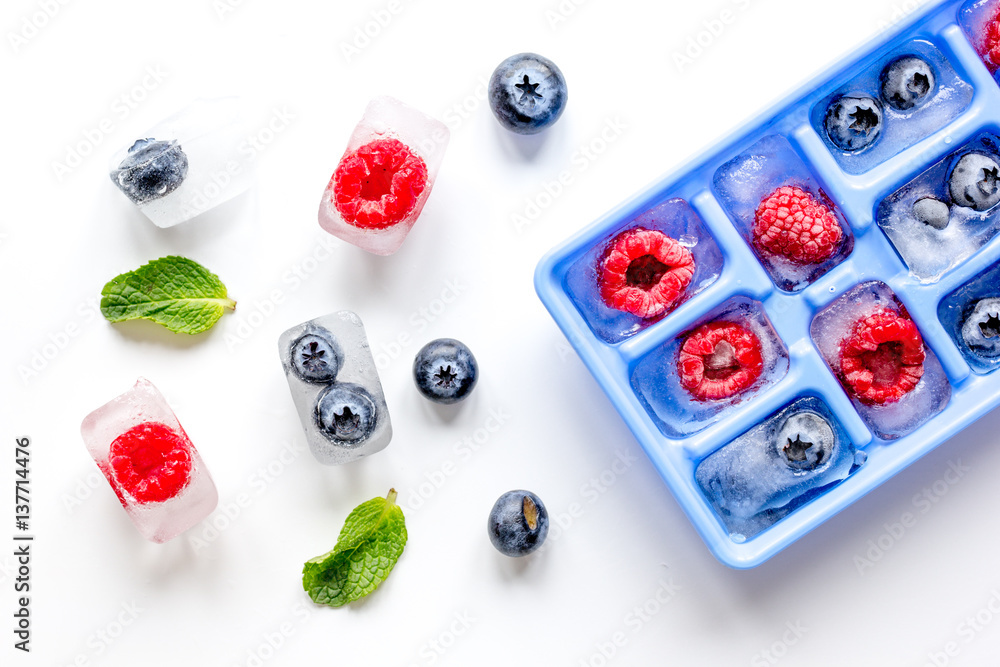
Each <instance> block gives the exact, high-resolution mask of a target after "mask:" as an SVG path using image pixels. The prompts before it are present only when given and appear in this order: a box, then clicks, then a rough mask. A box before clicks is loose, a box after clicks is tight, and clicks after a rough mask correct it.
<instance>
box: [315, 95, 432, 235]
mask: <svg viewBox="0 0 1000 667" xmlns="http://www.w3.org/2000/svg"><path fill="white" fill-rule="evenodd" d="M450 136H451V132H450V131H449V130H448V127H447V126H446V125H445V124H444V123H442V122H440V121H438V120H436V119H434V118H431V117H430V116H427V115H425V114H424V113H422V112H420V111H417V110H416V109H414V108H412V107H409V106H407V105H405V104H403V103H402V102H400V101H399V100H397V99H394V98H392V97H385V96H383V97H376V98H375V99H373V100H372V101H371V102H370V103H369V104H368V107H367V108H366V109H365V113H364V116H362V118H361V121H360V122H359V123H358V124H357V126H356V127H355V128H354V133H353V134H352V135H351V138H350V141H349V142H348V144H347V149H346V150H345V151H344V154H343V156H342V157H341V158H340V164H339V165H338V167H337V170H335V171H334V173H333V176H331V178H330V182H329V183H328V184H327V186H326V190H325V191H324V192H323V199H322V201H320V206H319V224H320V226H321V227H322V228H323V229H325V230H326V231H327V232H329V233H331V234H333V235H334V236H336V237H338V238H340V239H343V240H344V241H347V242H348V243H352V244H354V245H356V246H358V247H359V248H361V249H362V250H366V251H368V252H370V253H372V254H375V255H391V254H393V253H394V252H396V251H397V250H399V247H400V246H401V245H402V244H403V240H404V239H405V238H406V235H407V234H409V233H410V229H411V228H412V227H413V225H414V223H416V221H417V218H418V217H419V216H420V212H421V211H422V210H423V208H424V204H425V203H427V198H428V197H429V196H430V194H431V189H432V188H433V187H434V181H435V179H436V178H437V173H438V170H439V169H440V167H441V161H442V160H443V159H444V152H445V149H446V148H447V147H448V140H449V138H450ZM381 140H398V141H400V142H402V144H403V145H404V146H405V147H406V149H408V151H409V152H410V153H412V154H414V155H415V156H417V157H418V158H419V159H420V160H422V161H423V163H424V166H425V167H426V172H427V178H426V183H425V184H424V185H423V189H422V191H421V192H420V194H419V195H418V196H417V197H416V198H415V201H414V202H413V203H412V205H411V206H409V207H408V208H406V209H405V210H400V211H397V213H399V214H400V215H404V217H402V218H401V219H399V220H397V221H395V222H391V223H390V224H381V223H379V224H371V223H361V222H357V221H355V222H351V221H349V220H348V219H345V217H344V214H343V213H342V211H341V209H339V208H338V206H337V192H336V188H337V180H338V179H337V175H338V173H340V172H341V167H342V166H343V165H344V164H345V160H347V159H348V158H352V156H354V159H358V157H357V156H358V155H359V153H358V149H361V148H363V147H365V146H370V145H372V144H373V142H379V141H381ZM373 167H374V170H373ZM379 167H381V163H379V164H368V161H366V166H365V170H366V171H367V172H369V173H376V172H378V171H379ZM391 171H392V170H391V169H390V170H388V171H387V172H386V173H385V174H382V175H380V177H379V178H375V177H374V176H371V177H368V178H367V179H366V181H365V186H364V187H363V188H362V190H361V191H360V193H358V194H357V195H356V196H354V197H352V200H361V201H363V202H367V204H365V205H372V206H375V207H376V208H382V207H385V206H393V205H395V203H396V201H397V200H398V199H399V196H398V195H397V192H396V188H398V187H400V183H401V181H399V179H393V178H392V173H391ZM407 187H408V186H407ZM345 210H346V209H345ZM390 219H392V218H390Z"/></svg>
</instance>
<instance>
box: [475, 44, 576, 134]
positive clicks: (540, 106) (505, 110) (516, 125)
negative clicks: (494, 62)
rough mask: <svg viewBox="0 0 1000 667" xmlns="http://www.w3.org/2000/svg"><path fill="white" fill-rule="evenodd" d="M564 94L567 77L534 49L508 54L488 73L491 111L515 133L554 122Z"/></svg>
mask: <svg viewBox="0 0 1000 667" xmlns="http://www.w3.org/2000/svg"><path fill="white" fill-rule="evenodd" d="M567 95H568V93H567V91H566V79H565V78H563V75H562V72H560V71H559V68H558V67H556V64H555V63H554V62H552V61H551V60H549V59H548V58H543V57H542V56H540V55H537V54H535V53H519V54H517V55H516V56H511V57H510V58H507V60H505V61H503V62H502V63H500V65H499V66H498V67H497V68H496V69H495V70H494V71H493V76H492V77H490V86H489V98H490V108H491V109H493V115H494V116H496V117H497V120H498V121H500V124H501V125H503V126H504V127H505V128H507V129H508V130H510V131H512V132H517V133H518V134H535V133H536V132H541V131H542V130H544V129H545V128H546V127H548V126H549V125H551V124H552V123H554V122H556V121H557V120H558V119H559V116H560V115H561V114H562V112H563V109H564V108H565V107H566V98H567Z"/></svg>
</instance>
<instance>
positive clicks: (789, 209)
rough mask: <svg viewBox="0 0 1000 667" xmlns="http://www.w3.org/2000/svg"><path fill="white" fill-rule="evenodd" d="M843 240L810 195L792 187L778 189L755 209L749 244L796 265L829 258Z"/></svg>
mask: <svg viewBox="0 0 1000 667" xmlns="http://www.w3.org/2000/svg"><path fill="white" fill-rule="evenodd" d="M843 237H844V230H843V229H841V227H840V223H839V222H837V218H836V216H834V215H833V212H832V211H831V210H830V209H829V208H828V207H827V206H825V205H824V204H822V203H821V202H819V201H817V200H816V199H815V198H814V197H813V196H812V195H811V194H809V193H808V192H806V191H805V190H802V189H801V188H796V187H792V186H784V187H781V188H778V189H777V190H775V191H774V192H772V193H771V194H770V195H768V196H767V197H766V198H765V199H764V201H762V202H761V203H760V206H759V207H758V208H757V218H756V220H755V221H754V225H753V242H754V245H756V246H757V247H758V248H760V249H761V250H764V251H766V252H768V253H770V254H772V255H781V256H782V257H785V258H787V259H789V260H791V261H792V262H795V263H796V264H819V263H820V262H825V261H826V260H828V259H830V258H831V257H832V256H833V254H834V253H835V252H837V248H839V247H840V242H841V240H842V239H843Z"/></svg>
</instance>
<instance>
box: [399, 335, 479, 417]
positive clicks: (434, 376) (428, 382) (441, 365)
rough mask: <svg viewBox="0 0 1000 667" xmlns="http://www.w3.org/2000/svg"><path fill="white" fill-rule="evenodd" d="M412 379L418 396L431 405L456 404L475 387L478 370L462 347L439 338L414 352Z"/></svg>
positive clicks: (463, 346)
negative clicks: (415, 353) (432, 402)
mask: <svg viewBox="0 0 1000 667" xmlns="http://www.w3.org/2000/svg"><path fill="white" fill-rule="evenodd" d="M413 379H414V381H415V382H416V383H417V389H419V390H420V393H421V394H423V395H424V396H426V397H427V398H429V399H430V400H432V401H434V402H435V403H457V402H458V401H461V400H462V399H464V398H465V397H466V396H468V395H469V394H470V393H471V392H472V389H473V387H475V386H476V381H477V380H478V379H479V366H478V365H477V364H476V358H475V357H474V356H472V351H471V350H470V349H469V348H468V347H466V346H465V344H464V343H460V342H458V341H457V340H454V339H452V338H439V339H437V340H432V341H431V342H429V343H427V345H424V346H423V348H421V350H420V352H417V358H416V359H414V360H413Z"/></svg>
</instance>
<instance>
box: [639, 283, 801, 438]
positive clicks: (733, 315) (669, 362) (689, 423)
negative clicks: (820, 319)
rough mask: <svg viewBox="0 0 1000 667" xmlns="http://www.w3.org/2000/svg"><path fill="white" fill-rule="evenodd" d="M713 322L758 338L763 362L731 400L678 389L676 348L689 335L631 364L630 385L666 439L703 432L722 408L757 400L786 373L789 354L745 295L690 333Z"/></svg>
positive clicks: (677, 351)
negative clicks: (739, 328) (754, 378)
mask: <svg viewBox="0 0 1000 667" xmlns="http://www.w3.org/2000/svg"><path fill="white" fill-rule="evenodd" d="M716 321H727V322H735V323H737V324H740V325H742V326H744V327H747V328H749V329H750V331H752V332H753V333H754V334H755V335H756V336H757V339H758V340H759V341H760V345H761V356H762V358H763V361H764V365H763V369H762V370H761V373H760V377H759V378H758V379H757V381H756V382H755V383H754V384H753V385H751V386H750V387H749V388H747V389H746V390H744V391H742V392H740V393H738V394H736V395H734V396H732V397H730V398H725V399H719V400H698V399H696V398H695V397H693V396H692V395H691V393H690V392H688V391H687V389H685V388H684V387H683V386H682V385H681V380H680V376H679V375H678V372H677V359H678V355H679V353H680V349H681V345H683V344H684V341H685V340H686V338H687V334H688V333H690V332H685V333H682V334H680V335H679V336H677V337H676V338H674V339H672V340H670V341H668V342H667V343H665V344H664V345H662V346H660V347H659V348H657V349H656V350H654V351H653V352H652V353H650V354H648V355H647V356H646V357H644V358H643V359H641V360H640V361H639V363H638V364H637V365H636V368H635V371H633V373H632V387H633V389H634V390H635V391H636V393H637V394H638V396H639V398H640V400H641V402H642V403H643V405H644V407H645V408H646V410H647V412H649V414H650V416H651V417H653V420H654V421H655V422H656V424H657V426H658V427H659V428H660V431H662V432H663V434H664V435H666V436H668V437H674V438H679V437H684V436H687V435H691V434H693V433H697V432H698V431H701V430H703V429H705V428H706V427H708V426H709V425H711V424H712V423H714V422H715V421H717V420H718V419H719V417H720V415H721V414H722V413H723V412H724V411H725V410H726V409H727V408H730V407H731V406H733V405H736V404H738V403H741V402H743V401H746V400H749V399H750V398H752V397H753V396H756V395H757V394H759V393H760V392H761V391H763V390H764V389H765V388H767V387H769V386H771V385H773V384H775V383H776V382H778V381H779V380H780V379H781V378H783V377H784V376H785V374H786V373H787V372H788V351H787V350H786V349H785V345H784V343H782V342H781V339H780V338H778V334H777V333H776V332H775V331H774V327H772V326H771V322H770V320H768V318H767V314H766V313H765V312H764V308H763V306H762V305H761V304H760V303H759V302H757V301H753V300H752V299H748V298H746V297H736V298H734V299H731V300H730V301H728V302H727V303H725V304H723V305H722V306H721V307H719V308H716V309H715V310H714V311H712V312H710V313H709V314H708V315H706V316H705V317H704V318H703V319H702V320H701V321H699V322H698V323H697V324H696V325H694V326H693V327H692V330H694V329H696V328H698V327H699V326H701V325H702V324H705V323H708V322H716Z"/></svg>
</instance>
